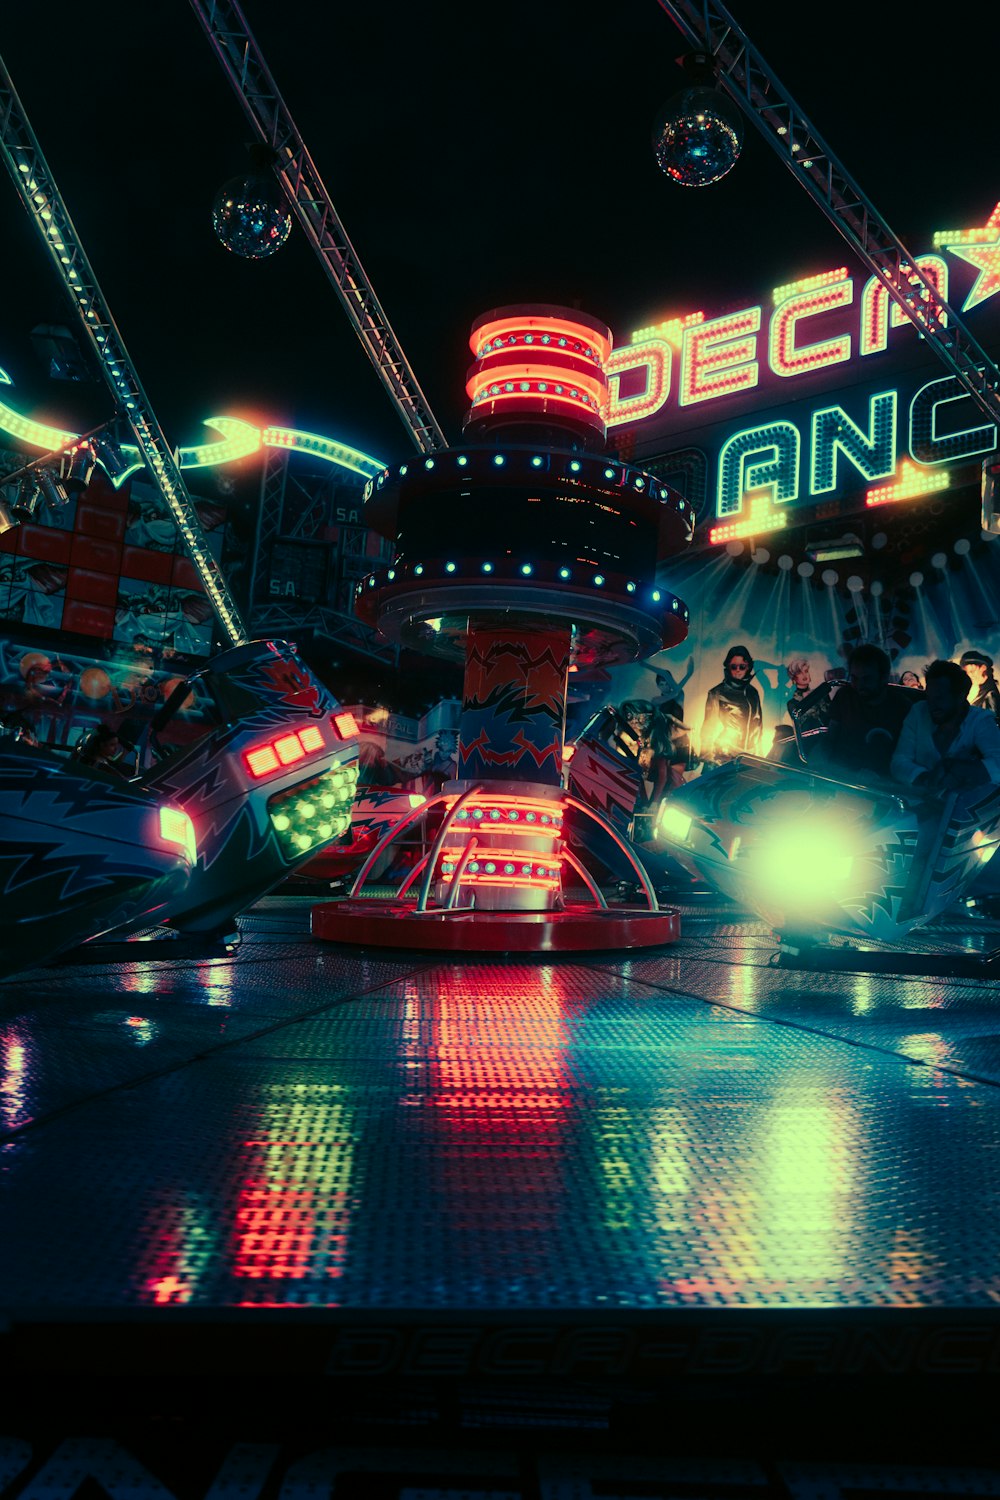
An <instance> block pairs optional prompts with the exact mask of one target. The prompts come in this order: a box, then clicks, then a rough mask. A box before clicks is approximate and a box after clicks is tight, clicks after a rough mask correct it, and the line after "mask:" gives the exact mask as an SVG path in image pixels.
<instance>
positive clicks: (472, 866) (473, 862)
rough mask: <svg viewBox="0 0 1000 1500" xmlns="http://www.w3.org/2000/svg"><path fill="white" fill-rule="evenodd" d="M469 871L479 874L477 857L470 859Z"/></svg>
mask: <svg viewBox="0 0 1000 1500" xmlns="http://www.w3.org/2000/svg"><path fill="white" fill-rule="evenodd" d="M469 872H470V874H472V875H478V874H479V861H478V859H472V860H470V861H469Z"/></svg>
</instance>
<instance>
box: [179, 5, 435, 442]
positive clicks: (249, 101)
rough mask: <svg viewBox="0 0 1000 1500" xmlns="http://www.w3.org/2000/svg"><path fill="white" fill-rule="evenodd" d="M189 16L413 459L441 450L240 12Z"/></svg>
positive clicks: (203, 9) (211, 10) (222, 8)
mask: <svg viewBox="0 0 1000 1500" xmlns="http://www.w3.org/2000/svg"><path fill="white" fill-rule="evenodd" d="M191 8H192V10H193V11H194V13H195V15H196V16H197V17H198V20H199V21H200V22H201V25H202V27H203V29H204V31H205V34H206V36H207V37H208V39H209V41H210V43H211V44H212V50H213V51H214V52H215V55H216V57H217V58H218V59H219V62H220V63H221V64H222V67H223V69H224V70H225V73H226V76H227V78H228V79H229V81H230V83H231V84H232V86H233V88H234V89H235V91H236V94H237V96H238V97H239V100H240V103H241V104H242V105H243V110H244V113H245V114H246V116H247V118H248V120H249V121H250V123H251V125H252V126H253V129H254V131H255V132H256V135H257V137H258V139H259V140H260V141H262V142H263V143H264V144H265V145H266V146H269V147H270V148H271V150H272V151H273V152H274V153H275V158H276V161H275V172H276V173H277V175H278V177H279V179H280V180H281V183H282V186H283V187H284V190H285V193H286V195H287V197H288V201H289V203H290V205H291V207H292V210H293V212H294V213H295V215H296V217H297V219H298V221H299V223H300V224H301V226H302V229H303V231H304V232H305V235H306V238H307V239H308V240H309V243H310V244H311V245H312V247H313V249H314V250H315V252H316V254H317V255H318V257H319V260H320V263H321V265H322V267H323V269H324V271H325V272H326V275H327V278H328V280H329V281H330V282H331V284H332V285H333V288H334V290H335V291H336V293H337V295H338V297H339V298H340V300H341V302H342V304H343V306H344V309H345V311H346V313H347V316H348V317H349V318H350V320H351V323H352V324H353V326H354V329H355V332H356V333H357V335H358V337H359V338H360V340H361V342H362V344H363V345H364V347H365V351H366V352H367V354H368V357H369V359H370V360H371V362H372V364H373V365H374V366H375V369H376V371H377V373H378V376H379V379H380V380H381V382H382V384H383V385H384V386H385V389H386V391H387V392H388V394H389V398H390V400H391V401H392V403H393V405H394V407H395V408H396V411H397V412H398V413H399V416H400V418H401V419H402V422H403V425H404V426H405V427H406V429H407V431H408V432H409V434H410V436H411V437H412V439H413V441H414V443H415V444H416V446H417V448H418V450H419V451H420V452H421V453H433V452H435V451H436V450H438V449H441V448H447V446H448V442H447V439H446V438H445V435H444V433H443V432H442V430H441V428H440V426H439V425H438V423H437V420H436V418H435V417H434V414H433V412H432V411H431V409H430V407H429V405H428V403H427V398H426V397H425V396H424V393H423V391H422V390H421V389H420V386H419V385H418V383H417V380H416V377H415V376H414V374H413V371H412V370H411V369H410V366H409V364H408V362H407V360H406V356H405V355H404V354H403V351H402V349H401V348H400V344H399V340H398V339H397V338H396V335H395V334H394V333H393V331H392V328H391V326H390V324H389V320H388V318H387V317H386V315H385V313H384V312H383V311H382V308H381V306H380V304H379V300H378V298H377V297H376V295H375V292H374V290H373V288H372V285H371V283H370V282H369V280H368V277H367V276H366V275H365V272H364V268H363V266H362V265H361V262H360V260H359V259H358V255H357V252H356V251H355V249H354V246H353V245H352V244H351V241H350V239H349V238H348V236H347V231H346V230H345V228H344V226H343V224H342V223H341V221H340V218H339V216H338V214H337V211H336V209H335V208H334V206H333V203H332V201H331V198H330V194H329V193H328V192H327V189H326V187H325V185H324V183H323V180H322V178H321V177H320V175H319V173H318V172H317V170H316V168H315V166H314V165H313V161H312V158H311V157H310V155H309V152H308V151H307V150H306V146H305V142H304V141H303V139H302V137H301V135H300V134H299V132H298V129H297V128H296V125H295V121H294V120H293V119H292V117H291V115H290V114H289V112H288V107H287V105H286V104H285V102H284V100H283V99H282V97H281V95H280V93H279V92H278V88H277V85H276V84H275V82H274V79H273V78H272V77H271V74H270V72H269V70H268V67H267V64H266V62H265V61H264V58H263V55H262V53H261V51H260V48H259V47H258V45H257V42H256V40H255V39H254V36H253V34H252V32H251V31H250V28H249V26H248V25H247V22H246V18H245V17H244V15H243V12H242V11H241V10H240V7H239V6H238V5H237V4H236V0H191Z"/></svg>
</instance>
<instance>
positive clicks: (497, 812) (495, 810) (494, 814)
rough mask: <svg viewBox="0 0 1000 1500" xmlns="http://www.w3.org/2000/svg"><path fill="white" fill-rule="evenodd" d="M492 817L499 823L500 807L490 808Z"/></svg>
mask: <svg viewBox="0 0 1000 1500" xmlns="http://www.w3.org/2000/svg"><path fill="white" fill-rule="evenodd" d="M490 817H491V818H492V819H493V822H494V823H499V821H500V809H499V807H492V808H490Z"/></svg>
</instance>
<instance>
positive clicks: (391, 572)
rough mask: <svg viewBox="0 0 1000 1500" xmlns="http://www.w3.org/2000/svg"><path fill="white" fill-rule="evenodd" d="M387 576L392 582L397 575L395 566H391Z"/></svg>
mask: <svg viewBox="0 0 1000 1500" xmlns="http://www.w3.org/2000/svg"><path fill="white" fill-rule="evenodd" d="M385 576H386V578H388V580H389V582H390V583H391V582H392V580H393V579H394V578H395V576H396V569H395V568H390V569H389V571H388V573H387V574H386V575H385Z"/></svg>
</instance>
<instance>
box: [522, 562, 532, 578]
mask: <svg viewBox="0 0 1000 1500" xmlns="http://www.w3.org/2000/svg"><path fill="white" fill-rule="evenodd" d="M521 572H522V573H523V574H524V576H525V578H527V577H528V575H529V574H530V572H531V564H530V563H522V564H521Z"/></svg>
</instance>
